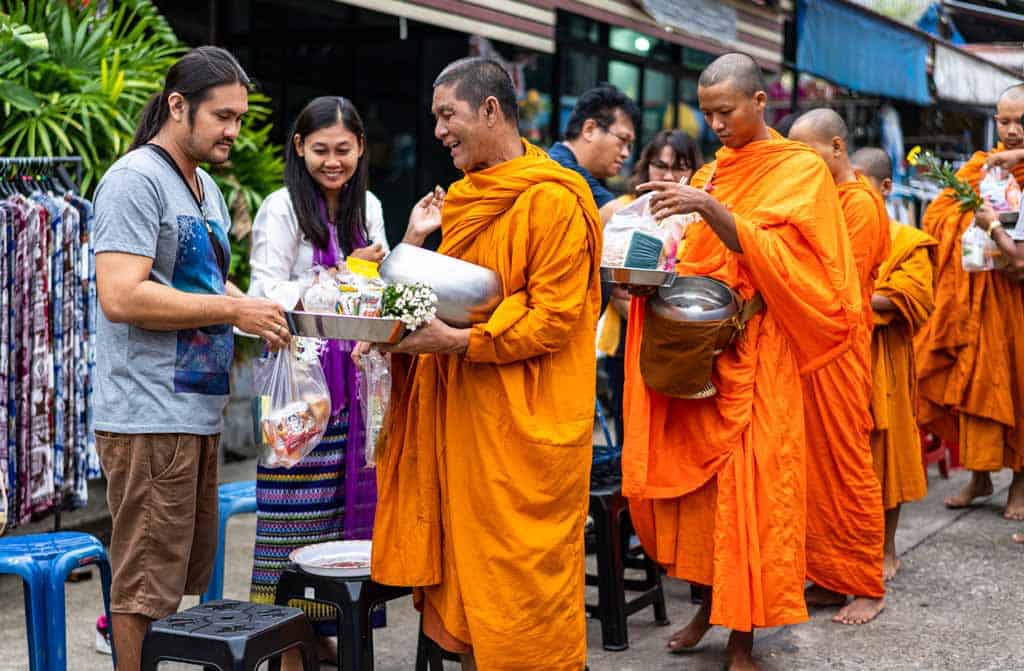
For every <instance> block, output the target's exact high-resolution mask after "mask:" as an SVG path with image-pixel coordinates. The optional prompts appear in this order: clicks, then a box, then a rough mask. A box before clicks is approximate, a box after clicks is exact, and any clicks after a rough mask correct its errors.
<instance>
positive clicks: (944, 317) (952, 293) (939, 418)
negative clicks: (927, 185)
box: [914, 145, 1024, 471]
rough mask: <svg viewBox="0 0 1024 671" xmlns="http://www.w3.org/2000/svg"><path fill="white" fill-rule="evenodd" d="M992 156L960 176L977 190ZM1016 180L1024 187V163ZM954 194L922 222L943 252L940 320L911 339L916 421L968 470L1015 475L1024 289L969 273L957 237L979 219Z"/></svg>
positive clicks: (1020, 443) (1023, 429)
mask: <svg viewBox="0 0 1024 671" xmlns="http://www.w3.org/2000/svg"><path fill="white" fill-rule="evenodd" d="M1002 149H1003V147H1002V146H1001V145H1000V146H999V147H997V148H996V151H1001V150H1002ZM987 157H988V154H987V153H985V152H977V153H975V154H974V156H973V157H971V160H970V161H968V162H967V164H965V165H964V166H963V167H962V168H960V171H959V172H958V173H957V175H958V176H959V177H960V178H961V179H965V180H967V181H969V182H970V183H971V185H972V186H974V188H975V190H977V188H978V184H979V183H980V182H981V179H982V177H983V175H984V173H983V172H982V168H984V166H985V159H986V158H987ZM1014 175H1015V176H1016V178H1017V181H1018V182H1024V165H1020V166H1017V168H1015V169H1014ZM951 193H952V192H951V191H943V192H942V193H941V194H939V196H938V197H937V198H936V199H935V200H933V201H932V203H931V205H929V206H928V209H927V210H925V213H924V218H923V219H922V221H921V228H922V229H923V230H924V231H925V232H926V233H928V234H929V235H931V236H932V237H934V238H935V239H936V240H938V241H939V246H938V250H937V254H936V273H937V274H936V285H935V316H934V318H932V319H931V320H929V322H928V323H927V324H926V325H925V327H924V329H923V330H922V331H921V333H919V334H918V336H917V338H916V339H915V341H914V346H915V349H916V353H917V367H918V368H917V376H918V381H919V383H920V388H919V395H920V407H919V416H918V421H919V422H920V424H921V427H922V428H924V429H926V430H927V431H931V432H932V433H935V434H937V435H939V436H941V437H942V438H944V439H946V440H949V441H956V442H958V444H959V446H960V460H961V462H963V465H964V466H965V467H966V468H969V469H971V470H975V471H997V470H999V469H1001V468H1012V469H1013V470H1015V471H1018V470H1020V469H1021V468H1022V467H1024V285H1021V284H1019V283H1017V282H1015V281H1014V280H1013V279H1011V278H1010V277H1009V276H1007V275H1004V274H1003V273H1001V272H996V271H993V272H981V273H968V272H966V271H964V269H963V266H962V265H961V258H960V256H961V248H960V237H961V236H962V235H963V234H964V231H965V230H967V227H968V226H970V224H971V221H972V220H973V218H974V217H973V214H972V213H970V212H960V207H959V203H958V202H957V201H956V200H954V199H953V198H952V197H951Z"/></svg>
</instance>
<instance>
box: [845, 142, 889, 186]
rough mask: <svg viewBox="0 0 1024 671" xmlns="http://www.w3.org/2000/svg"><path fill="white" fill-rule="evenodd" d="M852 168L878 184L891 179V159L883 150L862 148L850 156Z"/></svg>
mask: <svg viewBox="0 0 1024 671" xmlns="http://www.w3.org/2000/svg"><path fill="white" fill-rule="evenodd" d="M850 163H852V164H853V167H855V168H857V169H858V170H860V171H861V172H862V173H864V174H865V175H867V176H868V177H870V178H872V179H877V180H878V181H879V182H881V181H883V180H886V179H891V178H892V159H891V158H889V154H888V153H886V152H885V150H884V149H879V148H878V147H864V148H863V149H858V150H857V151H855V152H853V154H852V155H851V156H850Z"/></svg>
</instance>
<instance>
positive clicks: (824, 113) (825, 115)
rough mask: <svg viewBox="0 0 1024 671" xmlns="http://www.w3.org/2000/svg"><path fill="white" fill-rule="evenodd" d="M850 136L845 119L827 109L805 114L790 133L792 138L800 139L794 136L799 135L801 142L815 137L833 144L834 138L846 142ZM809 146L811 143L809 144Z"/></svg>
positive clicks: (823, 108) (794, 124) (795, 123)
mask: <svg viewBox="0 0 1024 671" xmlns="http://www.w3.org/2000/svg"><path fill="white" fill-rule="evenodd" d="M849 134H850V132H849V130H847V128H846V122H845V121H843V117H841V116H839V115H838V114H836V112H835V110H831V109H828V108H827V107H822V108H820V109H816V110H811V111H810V112H806V113H804V114H803V115H801V116H800V118H798V119H797V120H796V121H795V122H794V123H793V127H792V129H791V130H790V131H789V136H790V137H791V138H793V139H794V140H795V139H798V138H797V137H794V136H795V135H799V136H800V137H799V139H800V141H801V142H807V139H806V138H808V137H813V138H814V139H816V140H818V141H820V142H831V141H832V138H836V137H837V138H839V139H840V140H842V141H843V142H846V141H847V140H848V137H849ZM808 144H810V143H809V142H808Z"/></svg>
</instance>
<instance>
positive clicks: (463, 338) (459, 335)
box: [448, 329, 471, 354]
mask: <svg viewBox="0 0 1024 671" xmlns="http://www.w3.org/2000/svg"><path fill="white" fill-rule="evenodd" d="M470 331H471V329H452V330H451V333H450V334H449V348H448V353H449V354H465V353H466V350H468V349H469V334H470Z"/></svg>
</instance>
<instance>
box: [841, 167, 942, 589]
mask: <svg viewBox="0 0 1024 671" xmlns="http://www.w3.org/2000/svg"><path fill="white" fill-rule="evenodd" d="M850 162H851V163H853V165H854V167H855V168H857V170H859V171H860V173H861V174H862V175H863V176H864V177H866V178H867V179H868V180H869V181H870V182H871V185H872V186H873V187H874V188H875V189H876V190H877V191H878V192H879V193H881V194H882V195H883V196H887V195H888V194H889V193H890V192H891V191H892V177H891V176H892V160H891V159H890V158H889V155H888V154H887V153H885V152H884V151H883V150H881V149H879V148H877V147H865V148H863V149H858V150H857V151H856V152H854V153H853V155H852V156H851V157H850ZM889 232H890V235H891V237H892V252H891V253H890V254H889V258H887V259H886V260H885V262H884V263H883V264H882V267H881V268H880V269H879V271H878V279H877V280H875V293H874V295H873V296H872V297H871V308H872V309H873V310H874V313H875V330H874V333H873V334H872V337H871V361H872V372H873V375H872V379H873V384H872V392H871V415H872V417H873V418H874V420H875V428H874V430H873V431H872V432H871V455H872V460H873V462H874V465H875V474H876V475H877V476H878V481H879V483H881V485H882V507H883V508H885V561H884V566H883V578H884V579H885V580H892V579H893V578H894V577H895V576H896V572H897V571H898V570H899V567H900V562H899V559H897V557H896V527H897V526H898V525H899V521H900V506H901V505H902V504H904V503H909V502H911V501H917V500H920V499H923V498H924V497H925V495H926V494H927V493H928V478H927V476H926V473H925V470H924V465H923V463H922V459H921V433H920V431H918V428H917V411H916V408H917V374H916V372H915V367H914V346H913V338H914V334H916V333H917V332H918V331H919V330H920V329H921V327H922V326H924V324H925V322H927V321H928V318H929V317H930V316H931V314H932V312H933V311H934V310H935V300H934V286H935V264H934V259H933V255H934V253H935V247H936V246H937V245H938V242H936V241H935V238H933V237H931V236H930V235H928V234H927V233H923V232H921V231H919V230H917V229H916V228H913V227H911V226H905V225H903V224H900V223H898V222H895V221H892V220H890V222H889Z"/></svg>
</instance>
